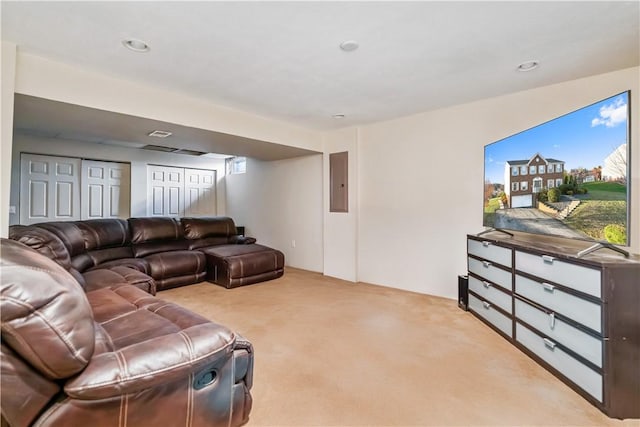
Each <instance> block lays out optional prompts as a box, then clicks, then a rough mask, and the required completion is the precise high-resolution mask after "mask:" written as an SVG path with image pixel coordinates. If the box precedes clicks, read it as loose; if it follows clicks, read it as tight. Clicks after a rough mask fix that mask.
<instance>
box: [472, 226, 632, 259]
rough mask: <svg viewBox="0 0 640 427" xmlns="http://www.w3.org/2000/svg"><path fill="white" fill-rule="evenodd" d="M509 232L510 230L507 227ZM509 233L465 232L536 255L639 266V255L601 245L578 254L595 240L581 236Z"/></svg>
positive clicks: (474, 236) (477, 237)
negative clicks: (558, 236)
mask: <svg viewBox="0 0 640 427" xmlns="http://www.w3.org/2000/svg"><path fill="white" fill-rule="evenodd" d="M510 232H511V231H510ZM513 234H514V235H513V237H512V236H509V235H507V234H504V233H502V232H500V231H491V232H487V233H485V234H483V235H482V236H477V235H475V234H468V235H467V237H468V238H470V239H473V240H477V241H489V242H493V243H497V244H501V245H503V246H509V247H513V248H514V249H518V250H524V251H527V252H533V253H537V254H540V255H544V254H549V255H554V256H555V257H557V258H564V259H567V260H571V261H574V262H581V263H585V264H591V265H596V266H637V267H640V256H638V255H634V254H631V255H630V256H629V258H625V257H624V256H623V255H622V254H620V253H618V252H615V251H612V250H611V249H608V248H602V249H599V250H597V251H595V252H592V253H589V254H586V255H584V256H582V257H578V256H577V254H578V253H579V252H580V251H583V250H585V249H587V248H589V247H590V246H592V245H594V244H596V243H597V242H590V241H585V240H572V239H563V238H555V237H550V236H540V235H536V234H528V233H518V232H513Z"/></svg>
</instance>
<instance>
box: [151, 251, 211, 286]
mask: <svg viewBox="0 0 640 427" xmlns="http://www.w3.org/2000/svg"><path fill="white" fill-rule="evenodd" d="M144 259H145V260H146V261H147V262H148V263H149V269H150V273H151V277H153V278H154V280H155V281H156V285H157V287H158V289H166V288H167V286H166V285H167V284H169V287H173V286H177V285H178V284H184V282H185V281H183V280H180V281H178V282H176V281H172V280H170V279H172V278H174V277H177V278H181V277H185V280H186V282H187V283H188V282H190V283H195V282H196V281H198V280H199V279H203V278H204V275H205V273H206V267H207V265H206V261H205V257H204V254H203V253H202V252H199V251H172V252H161V253H157V254H153V255H149V256H147V257H145V258H144Z"/></svg>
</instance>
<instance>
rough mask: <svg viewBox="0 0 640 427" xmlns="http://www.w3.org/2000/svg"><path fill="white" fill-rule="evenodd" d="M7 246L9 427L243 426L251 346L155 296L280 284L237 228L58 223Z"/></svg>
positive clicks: (1, 300) (278, 269) (2, 299)
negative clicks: (190, 288) (202, 286)
mask: <svg viewBox="0 0 640 427" xmlns="http://www.w3.org/2000/svg"><path fill="white" fill-rule="evenodd" d="M10 237H11V239H13V240H8V239H2V242H1V245H0V279H1V289H0V290H1V294H0V316H1V318H2V343H1V349H0V350H1V351H0V355H1V358H0V360H1V368H2V371H1V375H2V388H1V409H2V411H1V413H2V426H5V425H7V424H8V425H11V426H29V425H36V426H45V425H47V426H49V425H52V426H63V425H64V426H69V425H74V426H75V425H82V426H94V427H98V426H114V425H129V426H152V425H167V426H172V425H188V426H225V427H226V426H238V425H241V424H243V423H245V422H246V421H247V419H248V416H249V412H250V410H251V405H252V399H251V394H250V392H249V390H250V389H251V386H252V378H253V349H252V347H251V344H250V343H249V342H248V341H246V340H245V339H243V338H242V337H240V336H239V335H238V334H236V333H234V332H232V331H231V330H229V329H227V328H226V327H224V326H221V325H218V324H215V323H213V322H211V321H209V320H207V319H205V318H203V317H201V316H199V315H197V314H195V313H192V312H190V311H188V310H186V309H184V308H182V307H179V306H177V305H175V304H172V303H168V302H165V301H162V300H160V299H158V298H156V297H154V296H153V295H155V293H156V290H162V289H168V288H172V287H176V286H182V285H187V284H191V283H195V282H199V281H202V280H204V279H206V278H207V277H208V278H210V279H217V278H219V281H218V284H221V285H224V286H228V287H233V286H239V285H244V284H249V283H255V282H256V281H262V280H268V279H270V278H275V277H279V276H281V275H282V271H283V264H284V257H283V255H282V253H281V252H279V251H276V250H274V249H271V248H267V247H264V246H260V245H256V244H255V240H254V239H250V238H244V237H243V236H239V235H237V233H236V229H235V225H234V224H233V221H232V220H231V219H230V218H183V219H181V220H177V219H172V218H131V219H129V220H126V221H125V220H117V219H109V220H90V221H76V222H53V223H42V224H36V225H30V226H13V227H11V229H10ZM225 248H232V249H235V251H234V250H231V251H230V252H229V251H227V252H225V251H224V249H225ZM216 250H218V251H220V250H222V253H219V252H218V253H216V252H215V251H216ZM252 260H253V261H252Z"/></svg>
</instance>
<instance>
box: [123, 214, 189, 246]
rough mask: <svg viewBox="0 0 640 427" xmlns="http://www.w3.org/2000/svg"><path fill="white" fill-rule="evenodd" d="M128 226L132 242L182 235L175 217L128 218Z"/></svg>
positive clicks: (151, 240)
mask: <svg viewBox="0 0 640 427" xmlns="http://www.w3.org/2000/svg"><path fill="white" fill-rule="evenodd" d="M129 226H130V227H131V242H132V243H134V244H140V243H147V242H153V241H154V240H177V239H182V238H183V237H184V234H183V232H182V227H181V225H180V222H179V221H178V220H177V219H175V218H166V217H163V218H129Z"/></svg>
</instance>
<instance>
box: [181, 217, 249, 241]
mask: <svg viewBox="0 0 640 427" xmlns="http://www.w3.org/2000/svg"><path fill="white" fill-rule="evenodd" d="M180 222H181V223H182V227H183V228H184V236H185V237H186V238H187V239H203V238H205V237H228V236H233V235H236V234H238V232H237V231H236V225H235V224H234V223H233V220H232V219H231V218H228V217H225V216H217V217H209V218H182V219H181V220H180Z"/></svg>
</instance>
